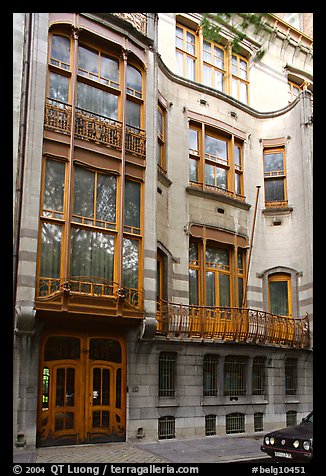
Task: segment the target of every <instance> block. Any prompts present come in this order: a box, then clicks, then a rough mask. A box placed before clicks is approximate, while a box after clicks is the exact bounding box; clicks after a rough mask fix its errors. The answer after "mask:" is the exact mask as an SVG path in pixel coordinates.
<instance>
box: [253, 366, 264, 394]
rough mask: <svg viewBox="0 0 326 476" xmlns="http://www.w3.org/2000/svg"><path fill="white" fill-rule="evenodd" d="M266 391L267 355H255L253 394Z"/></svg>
mask: <svg viewBox="0 0 326 476" xmlns="http://www.w3.org/2000/svg"><path fill="white" fill-rule="evenodd" d="M264 393H265V357H254V360H253V364H252V394H253V395H264Z"/></svg>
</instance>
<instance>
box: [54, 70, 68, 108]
mask: <svg viewBox="0 0 326 476" xmlns="http://www.w3.org/2000/svg"><path fill="white" fill-rule="evenodd" d="M68 91H69V78H66V77H65V76H61V75H60V74H56V73H52V72H51V73H50V91H49V97H50V98H51V99H55V100H56V101H62V102H65V103H67V102H68Z"/></svg>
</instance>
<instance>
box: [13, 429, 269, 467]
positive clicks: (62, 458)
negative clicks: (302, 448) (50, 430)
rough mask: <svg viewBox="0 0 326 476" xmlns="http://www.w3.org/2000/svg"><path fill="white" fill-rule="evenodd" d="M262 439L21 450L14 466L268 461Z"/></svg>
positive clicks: (213, 438)
mask: <svg viewBox="0 0 326 476" xmlns="http://www.w3.org/2000/svg"><path fill="white" fill-rule="evenodd" d="M261 440H262V436H261V435H246V436H239V435H229V436H225V437H221V436H208V437H205V438H196V439H191V440H176V439H171V440H161V441H157V442H153V443H138V442H137V443H133V444H131V443H105V444H96V445H72V446H53V447H48V448H36V450H35V451H34V452H30V451H28V450H21V449H17V450H15V452H14V462H15V463H19V462H35V463H180V464H182V463H187V464H196V463H226V462H228V463H230V462H235V461H245V460H249V459H253V458H264V457H266V455H265V454H264V453H262V452H261V450H260V445H261Z"/></svg>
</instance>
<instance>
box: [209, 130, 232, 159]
mask: <svg viewBox="0 0 326 476" xmlns="http://www.w3.org/2000/svg"><path fill="white" fill-rule="evenodd" d="M205 154H209V155H212V156H214V157H218V158H220V159H223V160H225V161H227V160H228V154H227V142H226V141H224V140H221V139H217V138H216V137H212V136H210V135H207V134H206V135H205ZM210 158H211V157H210Z"/></svg>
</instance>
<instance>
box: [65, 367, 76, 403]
mask: <svg viewBox="0 0 326 476" xmlns="http://www.w3.org/2000/svg"><path fill="white" fill-rule="evenodd" d="M74 404H75V369H72V368H69V369H67V371H66V406H68V407H73V406H74Z"/></svg>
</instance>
